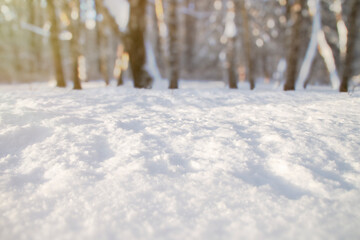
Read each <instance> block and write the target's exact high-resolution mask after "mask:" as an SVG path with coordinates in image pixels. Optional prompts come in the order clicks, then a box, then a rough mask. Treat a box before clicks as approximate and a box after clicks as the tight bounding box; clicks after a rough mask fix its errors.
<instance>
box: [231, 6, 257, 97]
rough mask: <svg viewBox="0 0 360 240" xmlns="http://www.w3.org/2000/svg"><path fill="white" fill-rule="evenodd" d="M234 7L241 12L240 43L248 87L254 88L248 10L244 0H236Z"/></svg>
mask: <svg viewBox="0 0 360 240" xmlns="http://www.w3.org/2000/svg"><path fill="white" fill-rule="evenodd" d="M235 3H236V9H237V11H238V12H240V14H241V18H242V31H241V32H242V44H243V51H244V53H245V59H246V66H247V78H248V80H249V82H250V89H251V90H252V89H254V88H255V77H254V59H253V55H252V46H251V33H250V25H249V16H248V10H247V9H246V6H245V0H236V2H235Z"/></svg>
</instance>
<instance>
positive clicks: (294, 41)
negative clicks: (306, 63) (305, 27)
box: [284, 0, 306, 91]
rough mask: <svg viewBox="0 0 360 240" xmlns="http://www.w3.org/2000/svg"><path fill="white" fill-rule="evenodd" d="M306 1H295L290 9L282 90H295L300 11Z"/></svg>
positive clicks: (300, 22) (300, 24) (300, 23)
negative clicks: (288, 40) (288, 41)
mask: <svg viewBox="0 0 360 240" xmlns="http://www.w3.org/2000/svg"><path fill="white" fill-rule="evenodd" d="M305 2H306V1H303V0H296V1H295V3H294V4H293V5H292V7H291V17H290V21H291V22H292V23H293V25H292V27H291V36H290V44H291V45H290V49H289V51H288V54H287V73H286V83H285V85H284V90H285V91H288V90H295V81H296V75H297V65H298V59H299V54H300V38H301V26H302V20H303V17H302V10H303V8H304V5H305Z"/></svg>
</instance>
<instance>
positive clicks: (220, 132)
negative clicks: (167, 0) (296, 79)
mask: <svg viewBox="0 0 360 240" xmlns="http://www.w3.org/2000/svg"><path fill="white" fill-rule="evenodd" d="M192 84H193V85H188V84H186V83H183V84H182V85H181V86H182V87H184V88H186V87H190V88H187V89H180V90H176V91H170V90H167V89H158V90H137V89H132V88H131V87H126V86H125V87H121V88H116V87H113V86H111V87H107V88H106V87H102V86H96V84H95V85H94V84H92V85H91V84H89V85H85V90H83V91H72V90H70V89H56V88H53V87H51V86H48V85H46V84H32V85H21V86H11V85H0V239H2V240H12V239H14V240H15V239H16V240H18V239H52V240H56V239H77V240H78V239H86V240H89V239H127V240H129V239H130V240H131V239H207V240H208V239H327V240H328V239H359V238H360V227H359V226H360V204H359V203H360V174H359V173H360V131H359V129H360V93H359V91H357V92H355V93H354V94H352V95H351V96H350V95H348V94H340V93H338V92H336V91H332V90H326V89H325V90H324V89H312V90H311V89H310V90H307V91H296V92H283V91H281V90H271V88H270V87H263V88H261V87H259V88H257V89H256V90H255V91H249V90H247V89H248V86H246V89H245V86H244V88H242V89H239V90H228V89H226V88H223V85H222V84H219V83H216V84H217V85H215V87H214V88H207V89H196V88H195V86H196V87H197V86H198V85H199V84H200V83H192ZM205 84H206V86H214V85H210V83H205ZM101 85H102V83H101ZM203 86H205V85H204V83H203Z"/></svg>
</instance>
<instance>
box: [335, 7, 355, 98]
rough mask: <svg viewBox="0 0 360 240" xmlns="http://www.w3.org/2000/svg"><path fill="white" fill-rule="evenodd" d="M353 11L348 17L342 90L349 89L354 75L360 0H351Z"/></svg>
mask: <svg viewBox="0 0 360 240" xmlns="http://www.w3.org/2000/svg"><path fill="white" fill-rule="evenodd" d="M350 6H351V8H350V9H351V11H350V15H349V17H348V41H347V46H346V56H345V61H344V66H343V75H342V79H341V85H340V89H339V90H340V92H347V91H348V82H349V79H350V78H351V77H352V75H353V68H352V65H353V61H354V55H355V46H356V38H357V34H358V30H359V29H358V26H357V16H358V14H359V11H360V1H359V0H352V1H351V5H350Z"/></svg>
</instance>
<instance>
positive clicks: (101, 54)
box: [95, 1, 110, 85]
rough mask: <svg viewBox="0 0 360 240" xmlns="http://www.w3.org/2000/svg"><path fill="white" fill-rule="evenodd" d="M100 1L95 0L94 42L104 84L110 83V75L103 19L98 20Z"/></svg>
mask: <svg viewBox="0 0 360 240" xmlns="http://www.w3.org/2000/svg"><path fill="white" fill-rule="evenodd" d="M101 4H102V3H101V2H100V1H95V9H96V15H97V21H96V27H95V29H96V43H97V51H98V68H99V71H100V73H101V74H102V77H103V78H104V81H105V83H106V85H109V83H110V77H109V74H108V64H107V56H106V53H105V50H106V48H107V39H106V34H105V33H104V29H105V19H102V21H100V20H99V19H100V14H101Z"/></svg>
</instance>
